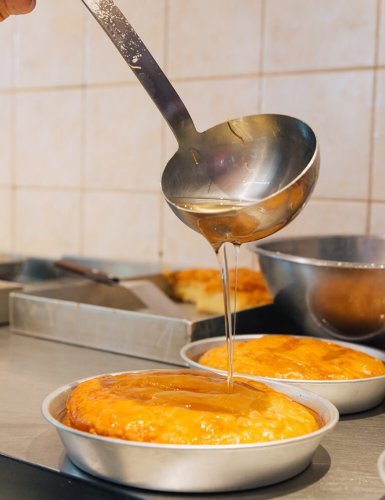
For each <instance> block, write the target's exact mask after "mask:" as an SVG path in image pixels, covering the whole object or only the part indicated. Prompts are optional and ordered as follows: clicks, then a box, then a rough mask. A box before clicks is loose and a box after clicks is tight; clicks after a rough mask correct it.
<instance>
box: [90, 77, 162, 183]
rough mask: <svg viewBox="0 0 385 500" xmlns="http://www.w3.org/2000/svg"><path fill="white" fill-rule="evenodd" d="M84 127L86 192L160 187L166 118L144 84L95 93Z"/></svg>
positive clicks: (93, 90)
mask: <svg viewBox="0 0 385 500" xmlns="http://www.w3.org/2000/svg"><path fill="white" fill-rule="evenodd" d="M85 124H86V129H85V138H86V140H85V184H86V187H90V188H100V189H126V190H136V189H142V190H143V189H147V190H148V189H150V190H151V189H152V190H157V189H158V188H159V184H160V174H161V115H160V114H159V112H158V110H157V109H156V107H155V105H154V104H153V103H152V101H151V100H150V99H149V98H148V96H147V94H146V93H145V91H144V90H143V88H142V87H141V86H140V85H139V84H137V83H134V84H131V85H127V86H124V87H117V88H112V89H110V88H102V89H99V88H97V89H90V90H89V91H88V92H87V97H86V122H85Z"/></svg>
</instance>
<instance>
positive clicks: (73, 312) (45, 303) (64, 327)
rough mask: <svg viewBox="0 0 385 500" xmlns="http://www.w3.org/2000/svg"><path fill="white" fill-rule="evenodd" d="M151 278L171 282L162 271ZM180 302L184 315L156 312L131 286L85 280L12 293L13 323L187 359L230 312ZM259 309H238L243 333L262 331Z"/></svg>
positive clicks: (92, 343)
mask: <svg viewBox="0 0 385 500" xmlns="http://www.w3.org/2000/svg"><path fill="white" fill-rule="evenodd" d="M146 279H150V280H152V281H153V282H154V283H155V284H157V285H158V286H159V287H160V288H162V287H164V288H165V287H166V282H165V278H164V277H163V276H162V275H159V274H155V275H148V276H146ZM180 306H181V307H182V310H183V318H171V317H167V316H161V315H156V314H151V313H148V312H146V310H145V309H143V308H141V305H140V304H138V303H137V301H133V300H132V296H131V295H130V291H129V289H125V288H123V287H117V286H109V285H104V284H101V283H94V282H90V281H84V280H81V281H78V282H76V283H72V284H69V285H63V284H61V285H57V286H53V287H51V288H49V287H47V286H46V287H45V288H44V289H41V290H39V289H35V290H32V291H29V292H26V291H21V292H15V293H11V296H10V328H11V331H13V332H16V333H19V334H24V335H29V336H32V337H38V338H44V339H48V340H52V341H57V342H64V343H68V344H74V345H80V346H85V347H91V348H95V349H101V350H104V351H110V352H115V353H120V354H126V355H130V356H137V357H142V358H146V359H152V360H156V361H162V362H167V363H173V364H177V365H183V361H182V360H181V358H180V355H179V352H180V350H181V348H182V347H183V346H184V345H185V344H187V343H188V342H192V341H193V340H200V339H204V338H209V337H214V336H218V335H224V318H223V316H204V315H200V314H197V313H196V312H195V308H194V306H193V305H191V304H181V305H180ZM266 307H267V306H266ZM259 309H261V310H263V309H264V308H263V307H261V308H252V309H247V310H245V311H241V312H239V313H238V314H237V325H238V328H237V331H238V332H239V333H240V332H242V333H255V332H258V331H260V330H259V329H258V328H256V327H257V326H259V327H263V324H264V321H263V318H264V317H265V316H266V313H265V314H264V313H262V315H261V320H262V321H258V320H257V321H256V319H257V318H258V314H257V313H258V310H259ZM267 316H270V314H268V315H267ZM254 325H255V327H254ZM262 331H264V330H262ZM274 331H276V330H274Z"/></svg>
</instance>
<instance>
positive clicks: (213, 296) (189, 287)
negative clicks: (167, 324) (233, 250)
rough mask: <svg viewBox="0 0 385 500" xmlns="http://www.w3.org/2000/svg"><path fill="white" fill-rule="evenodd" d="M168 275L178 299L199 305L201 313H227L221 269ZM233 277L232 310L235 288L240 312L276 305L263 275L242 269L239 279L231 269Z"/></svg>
mask: <svg viewBox="0 0 385 500" xmlns="http://www.w3.org/2000/svg"><path fill="white" fill-rule="evenodd" d="M165 275H166V278H167V280H168V282H169V284H170V288H171V293H172V296H173V297H174V298H175V299H177V300H180V301H182V302H191V303H193V304H195V305H196V308H197V311H198V312H201V313H211V314H223V313H224V303H223V289H222V281H221V275H220V272H219V270H217V269H204V268H202V269H201V268H195V269H194V268H193V269H185V270H182V271H176V272H168V273H165ZM229 276H230V295H231V301H232V307H233V303H234V295H235V287H236V289H237V295H236V309H237V311H240V310H243V309H247V308H250V307H257V306H261V305H265V304H270V303H272V302H273V297H272V295H271V294H270V292H269V290H268V288H267V285H266V283H265V279H264V277H263V275H262V273H261V272H259V271H254V270H252V269H248V268H240V269H238V276H237V280H236V279H235V270H234V269H231V270H230V272H229Z"/></svg>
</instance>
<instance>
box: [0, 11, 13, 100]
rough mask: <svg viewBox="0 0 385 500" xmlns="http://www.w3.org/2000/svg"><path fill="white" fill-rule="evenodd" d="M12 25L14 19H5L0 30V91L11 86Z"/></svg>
mask: <svg viewBox="0 0 385 500" xmlns="http://www.w3.org/2000/svg"><path fill="white" fill-rule="evenodd" d="M13 24H14V19H7V22H4V23H3V24H2V25H1V30H0V61H1V71H0V90H1V89H3V88H9V87H11V85H12V56H13V37H12V35H13Z"/></svg>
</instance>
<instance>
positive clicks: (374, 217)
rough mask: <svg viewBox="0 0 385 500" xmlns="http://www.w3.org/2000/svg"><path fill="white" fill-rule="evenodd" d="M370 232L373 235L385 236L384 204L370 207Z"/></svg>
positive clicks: (374, 204)
mask: <svg viewBox="0 0 385 500" xmlns="http://www.w3.org/2000/svg"><path fill="white" fill-rule="evenodd" d="M370 231H371V232H372V233H373V234H385V203H373V204H372V205H371V218H370Z"/></svg>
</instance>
